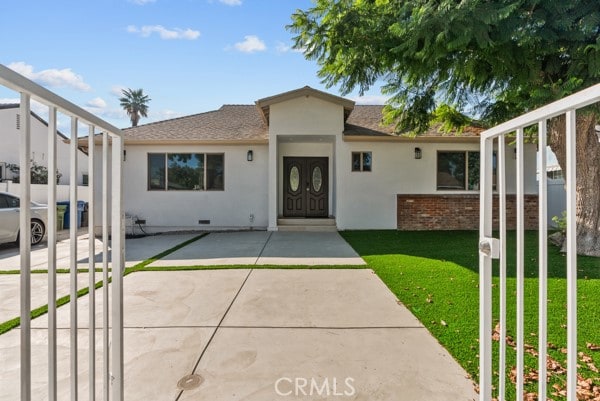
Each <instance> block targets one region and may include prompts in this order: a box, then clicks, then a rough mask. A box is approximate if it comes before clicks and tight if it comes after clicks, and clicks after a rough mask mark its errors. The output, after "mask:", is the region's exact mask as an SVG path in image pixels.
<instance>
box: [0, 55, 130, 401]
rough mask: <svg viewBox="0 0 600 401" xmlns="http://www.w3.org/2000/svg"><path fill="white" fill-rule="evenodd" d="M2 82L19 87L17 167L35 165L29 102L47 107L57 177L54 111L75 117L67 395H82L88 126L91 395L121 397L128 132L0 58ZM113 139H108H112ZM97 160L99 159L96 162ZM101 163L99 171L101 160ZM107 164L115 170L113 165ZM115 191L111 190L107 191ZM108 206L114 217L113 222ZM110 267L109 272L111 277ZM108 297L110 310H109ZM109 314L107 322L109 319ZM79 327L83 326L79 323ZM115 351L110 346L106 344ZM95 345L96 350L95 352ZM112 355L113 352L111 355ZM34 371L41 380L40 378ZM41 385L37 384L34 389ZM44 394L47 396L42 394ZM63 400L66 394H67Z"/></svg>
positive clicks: (27, 370) (51, 372) (27, 299)
mask: <svg viewBox="0 0 600 401" xmlns="http://www.w3.org/2000/svg"><path fill="white" fill-rule="evenodd" d="M0 85H3V86H5V87H6V88H8V89H10V90H13V91H15V92H17V93H19V94H20V111H19V116H18V117H19V123H20V127H19V128H18V129H19V131H20V141H21V142H20V152H19V153H20V171H21V172H28V171H30V168H31V162H30V160H31V117H32V114H31V101H32V100H35V101H37V102H39V103H41V104H42V105H44V106H47V107H48V153H47V154H48V171H49V172H50V173H49V175H48V176H49V177H52V176H53V172H54V171H56V165H57V146H56V140H57V139H56V138H57V135H56V132H57V113H61V115H64V116H67V117H68V118H70V125H71V141H70V152H69V154H70V172H71V174H70V196H69V199H70V204H71V207H70V216H69V217H70V221H71V224H70V233H69V235H70V263H69V269H70V272H69V274H70V302H69V308H70V325H69V326H70V327H69V332H70V335H69V336H70V343H69V344H70V353H69V355H70V356H69V361H70V362H69V365H70V370H69V382H70V385H69V386H70V399H71V400H77V399H78V397H79V395H78V392H79V384H80V383H79V379H78V378H79V375H80V373H81V370H83V369H81V368H80V367H79V366H78V356H79V353H78V348H81V344H80V343H79V334H78V324H77V322H78V312H77V298H78V295H79V294H78V291H79V290H80V289H79V288H78V284H77V263H78V253H77V235H78V232H77V224H76V223H75V222H76V221H77V219H78V217H77V213H78V210H77V207H76V206H75V205H77V200H78V188H77V157H78V154H77V153H78V147H79V143H78V138H77V129H78V126H79V124H84V125H86V126H88V127H89V132H88V135H89V137H88V152H89V157H88V161H89V178H88V180H89V181H88V190H89V192H90V193H89V224H88V227H89V231H88V233H89V248H88V251H89V252H88V255H87V256H88V260H89V264H88V267H89V289H90V291H89V300H90V302H89V305H90V307H89V328H88V329H87V333H88V336H89V346H88V352H89V366H88V367H87V372H88V376H89V383H87V385H88V387H89V398H88V399H89V400H95V399H97V394H102V399H103V400H109V399H112V400H114V401H122V400H123V385H124V378H123V276H122V272H123V267H124V245H125V242H124V230H123V224H122V222H123V207H122V204H123V200H122V183H121V177H122V157H121V155H122V154H123V139H122V133H121V131H120V130H119V129H118V128H116V127H114V126H112V125H111V124H109V123H107V122H105V121H103V120H101V119H99V118H98V117H96V116H94V115H92V114H91V113H89V112H87V111H86V110H84V109H82V108H80V107H78V106H76V105H74V104H73V103H71V102H69V101H67V100H65V99H63V98H61V97H59V96H57V95H56V94H54V93H52V92H50V91H48V90H47V89H45V88H43V87H41V86H39V85H37V84H35V83H34V82H32V81H30V80H28V79H26V78H25V77H23V76H21V75H19V74H17V73H15V72H14V71H12V70H10V69H8V68H7V67H5V66H3V65H1V64H0ZM96 129H99V130H101V132H102V133H103V134H102V158H101V160H100V161H99V162H96V161H95V160H94V149H95V139H96V135H95V132H96ZM109 141H110V143H109ZM109 146H112V157H111V158H109V151H108V149H109ZM95 164H96V165H95ZM99 165H100V166H101V169H100V170H98V169H97V167H98V166H99ZM94 168H96V169H97V170H96V171H102V180H101V181H102V182H99V180H97V179H96V178H95V177H94ZM109 169H110V170H109ZM20 180H21V181H20V182H21V185H20V187H21V193H20V204H21V207H20V258H21V263H20V294H21V295H20V303H21V306H20V309H21V313H20V354H21V357H20V372H21V378H20V399H21V400H22V401H30V400H31V399H32V336H31V333H32V330H31V291H32V289H31V260H30V259H31V243H30V230H31V227H30V217H31V211H30V208H29V207H24V205H29V204H30V199H31V188H30V175H29V174H25V173H22V174H20ZM100 193H101V199H102V202H101V203H102V205H101V213H99V215H101V216H102V218H101V222H98V224H97V223H96V222H95V219H94V214H95V211H96V209H99V208H98V207H97V205H96V204H95V202H94V195H95V194H100ZM109 194H110V197H109ZM55 204H56V180H54V179H49V180H48V205H50V207H49V208H48V227H47V234H48V330H47V346H48V362H47V370H48V377H47V390H44V392H46V391H47V398H48V399H49V400H51V401H56V400H57V399H58V397H59V396H58V394H57V373H58V372H57V287H56V284H57V279H56V278H57V259H56V257H57V254H56V249H57V248H56V245H57V235H56V219H57V211H56V207H53V205H55ZM109 213H110V214H111V221H110V222H109ZM95 226H97V227H101V229H102V243H103V250H102V255H103V256H102V276H101V277H97V276H96V269H95V268H96V266H95V257H94V256H95V232H94V231H95V230H94V229H95ZM109 233H110V235H111V237H112V238H111V259H112V260H111V263H110V264H109V257H108V255H109V249H108V243H109ZM109 266H110V268H111V270H112V277H110V276H109ZM99 280H102V282H103V283H104V285H103V289H102V295H103V296H102V299H101V300H96V297H95V291H94V288H95V285H96V283H98V281H99ZM109 280H112V282H111V284H110V287H111V289H112V295H111V296H112V299H110V300H109V285H107V283H108V282H109ZM109 302H111V306H112V311H111V312H110V315H109ZM97 304H101V306H102V321H103V324H102V347H101V349H100V350H97V348H96V327H95V320H96V319H95V316H96V305H97ZM109 317H110V322H109ZM109 323H110V324H112V328H110V329H109ZM80 330H81V329H80ZM109 350H110V351H109ZM97 351H98V352H97ZM99 353H101V354H102V357H103V364H102V365H103V366H102V367H101V369H102V374H101V377H102V378H101V379H100V380H98V381H99V382H100V383H101V385H102V390H100V388H99V386H98V389H97V386H96V381H97V380H96V372H97V369H96V363H95V361H96V357H97V356H98V355H99ZM109 354H110V355H109ZM39 381H40V379H39V378H37V380H36V382H38V383H39ZM37 390H39V389H37ZM44 398H46V397H44ZM62 399H64V396H63V397H62Z"/></svg>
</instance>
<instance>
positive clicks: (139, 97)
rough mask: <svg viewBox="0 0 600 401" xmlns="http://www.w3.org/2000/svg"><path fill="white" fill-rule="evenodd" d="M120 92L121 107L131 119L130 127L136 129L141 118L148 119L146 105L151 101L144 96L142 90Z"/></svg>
mask: <svg viewBox="0 0 600 401" xmlns="http://www.w3.org/2000/svg"><path fill="white" fill-rule="evenodd" d="M121 92H122V93H123V97H121V98H120V99H119V101H120V102H121V107H123V109H124V110H125V111H126V112H127V115H128V116H129V118H130V119H131V126H132V127H137V125H138V123H139V121H140V118H141V117H148V103H149V102H150V100H151V99H150V98H149V97H148V95H145V94H144V90H143V89H123V90H122V91H121Z"/></svg>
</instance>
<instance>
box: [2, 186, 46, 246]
mask: <svg viewBox="0 0 600 401" xmlns="http://www.w3.org/2000/svg"><path fill="white" fill-rule="evenodd" d="M19 204H20V201H19V198H18V197H17V196H14V195H11V194H8V193H6V192H0V244H4V243H6V242H16V241H18V240H19ZM47 225H48V206H47V205H42V204H40V203H37V202H31V245H36V244H39V243H40V242H42V240H43V239H44V236H45V235H46V227H47Z"/></svg>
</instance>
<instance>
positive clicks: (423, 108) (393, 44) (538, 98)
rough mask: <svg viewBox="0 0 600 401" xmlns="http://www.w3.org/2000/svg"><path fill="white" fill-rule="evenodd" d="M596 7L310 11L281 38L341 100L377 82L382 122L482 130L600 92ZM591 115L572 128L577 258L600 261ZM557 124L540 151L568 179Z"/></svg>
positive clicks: (489, 0) (350, 6)
mask: <svg viewBox="0 0 600 401" xmlns="http://www.w3.org/2000/svg"><path fill="white" fill-rule="evenodd" d="M599 4H600V3H598V0H569V1H565V0H412V1H406V0H315V3H314V6H313V7H311V8H310V9H308V10H298V11H296V12H295V13H294V14H293V16H292V24H291V25H290V26H289V27H288V28H289V29H290V30H292V31H293V32H294V33H295V35H296V36H295V38H294V39H295V47H296V48H297V49H301V50H302V51H303V52H304V55H305V56H306V58H308V59H310V60H316V61H317V63H318V64H319V67H320V69H319V76H320V77H321V78H322V79H323V82H324V83H325V84H327V85H328V86H338V87H339V88H341V91H342V92H343V93H348V92H350V91H352V90H354V89H356V88H358V89H359V90H360V91H361V92H364V91H366V90H367V89H368V88H369V87H370V86H372V85H373V84H374V83H376V82H378V81H380V80H384V81H385V82H386V84H385V85H384V86H383V92H384V93H385V94H388V95H390V96H391V99H390V100H389V103H388V105H387V107H386V108H385V112H384V114H385V120H386V121H388V122H394V123H396V124H397V129H398V131H412V132H414V133H417V134H418V133H420V132H423V131H425V130H426V129H427V128H428V127H429V125H430V123H431V121H432V115H433V114H434V111H435V110H436V109H437V108H438V107H439V105H440V104H442V103H443V104H448V105H451V106H452V107H453V108H454V109H456V110H458V111H460V112H463V113H470V114H471V115H472V116H476V117H477V118H479V119H481V120H483V121H485V122H487V123H488V124H493V123H498V122H502V121H504V120H507V119H509V118H511V117H514V116H517V115H519V114H521V113H523V112H526V111H528V110H532V109H534V108H536V107H539V106H541V105H544V104H546V103H548V102H551V101H553V100H556V99H560V98H562V97H564V96H566V95H568V94H571V93H574V92H576V91H578V90H580V89H583V88H585V87H588V86H591V85H592V84H595V83H598V82H600V5H599ZM599 115H600V112H599V111H598V106H594V107H589V108H587V109H586V110H584V111H583V112H581V113H579V117H578V127H577V128H578V129H577V131H578V133H577V136H578V137H577V139H578V146H577V158H578V183H577V192H578V197H577V219H578V234H577V236H578V251H579V252H580V253H585V254H589V255H600V191H599V190H598V188H600V145H599V143H598V139H597V137H596V134H595V131H594V126H595V124H597V123H598V116H599ZM564 130H565V128H564V120H563V122H562V123H561V121H560V119H558V120H556V119H555V120H553V121H551V122H550V130H549V131H550V134H549V145H550V147H551V148H552V150H553V151H554V152H555V153H556V155H557V157H558V161H559V163H560V164H561V166H562V168H563V171H564V170H565V144H564Z"/></svg>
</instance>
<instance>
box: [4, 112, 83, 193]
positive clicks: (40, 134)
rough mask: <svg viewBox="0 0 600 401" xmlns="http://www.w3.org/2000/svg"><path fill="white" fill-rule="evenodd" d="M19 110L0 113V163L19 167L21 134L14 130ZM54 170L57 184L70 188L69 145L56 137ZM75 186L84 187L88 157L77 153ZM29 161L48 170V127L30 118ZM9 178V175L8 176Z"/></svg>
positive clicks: (79, 152)
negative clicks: (55, 164) (68, 185)
mask: <svg viewBox="0 0 600 401" xmlns="http://www.w3.org/2000/svg"><path fill="white" fill-rule="evenodd" d="M18 113H19V109H18V108H12V109H0V141H1V143H2V146H0V162H5V163H7V164H10V163H12V164H19V143H20V134H19V133H20V131H18V130H17V128H16V119H17V114H18ZM56 150H57V168H58V171H59V172H60V173H61V174H62V176H61V179H60V182H59V183H60V184H69V183H70V182H71V181H70V175H71V173H70V168H69V166H70V164H69V144H68V143H65V142H64V139H63V138H61V137H60V136H57V145H56ZM77 153H78V162H77V163H78V173H77V184H79V185H81V184H82V183H83V174H87V172H88V165H87V155H86V154H85V153H83V152H81V151H78V152H77ZM31 159H32V160H33V161H35V162H36V163H37V164H39V165H42V166H46V167H48V127H47V126H46V125H45V124H42V123H41V122H40V121H39V120H38V119H37V118H35V117H33V116H31ZM9 174H10V173H9Z"/></svg>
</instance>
